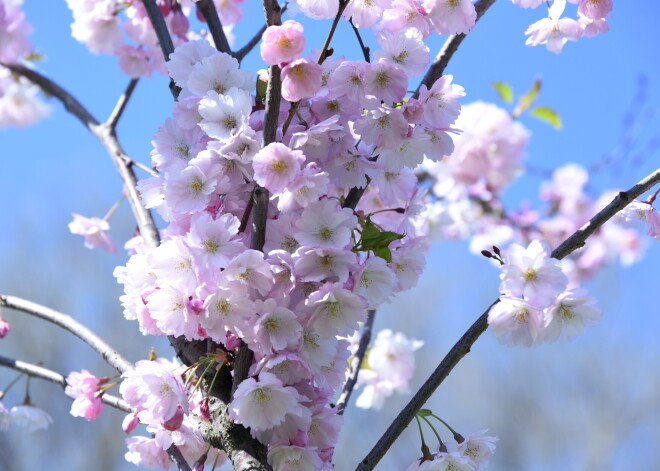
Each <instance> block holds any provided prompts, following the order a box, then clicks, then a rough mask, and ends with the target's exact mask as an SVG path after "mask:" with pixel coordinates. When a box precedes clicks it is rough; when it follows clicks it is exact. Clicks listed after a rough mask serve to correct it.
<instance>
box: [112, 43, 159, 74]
mask: <svg viewBox="0 0 660 471" xmlns="http://www.w3.org/2000/svg"><path fill="white" fill-rule="evenodd" d="M116 54H117V57H119V67H120V68H121V70H123V71H124V73H125V74H126V75H128V76H129V77H133V78H139V77H150V76H151V65H150V64H149V55H148V54H147V52H146V51H144V50H143V49H140V48H136V47H134V46H131V45H130V44H124V45H123V46H121V47H119V48H118V49H117V51H116Z"/></svg>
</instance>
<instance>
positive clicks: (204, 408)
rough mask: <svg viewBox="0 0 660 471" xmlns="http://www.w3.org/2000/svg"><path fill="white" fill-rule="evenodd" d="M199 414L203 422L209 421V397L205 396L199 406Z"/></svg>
mask: <svg viewBox="0 0 660 471" xmlns="http://www.w3.org/2000/svg"><path fill="white" fill-rule="evenodd" d="M199 413H200V415H201V417H202V419H204V420H211V411H210V410H209V397H208V396H205V397H204V399H202V403H201V404H200V406H199Z"/></svg>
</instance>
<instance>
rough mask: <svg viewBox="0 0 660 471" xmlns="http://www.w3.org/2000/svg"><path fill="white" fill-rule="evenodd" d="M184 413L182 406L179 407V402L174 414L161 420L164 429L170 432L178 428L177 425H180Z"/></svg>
mask: <svg viewBox="0 0 660 471" xmlns="http://www.w3.org/2000/svg"><path fill="white" fill-rule="evenodd" d="M184 415H185V413H184V412H183V407H181V404H179V405H178V406H177V407H176V412H175V413H174V415H173V416H172V417H170V418H169V419H167V420H165V421H163V422H161V425H162V426H163V428H164V429H165V430H169V431H170V432H173V431H175V430H178V429H179V427H181V424H182V423H183V417H184Z"/></svg>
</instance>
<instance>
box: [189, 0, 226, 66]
mask: <svg viewBox="0 0 660 471" xmlns="http://www.w3.org/2000/svg"><path fill="white" fill-rule="evenodd" d="M196 5H197V9H198V10H199V12H200V13H201V14H202V16H203V17H204V19H205V20H206V24H207V26H208V27H209V32H210V33H211V37H212V38H213V43H214V44H215V48H216V49H217V50H218V51H220V52H224V53H226V54H231V47H229V41H227V36H225V30H224V29H222V22H221V21H220V17H219V16H218V10H216V8H215V3H213V0H199V1H198V2H197V3H196Z"/></svg>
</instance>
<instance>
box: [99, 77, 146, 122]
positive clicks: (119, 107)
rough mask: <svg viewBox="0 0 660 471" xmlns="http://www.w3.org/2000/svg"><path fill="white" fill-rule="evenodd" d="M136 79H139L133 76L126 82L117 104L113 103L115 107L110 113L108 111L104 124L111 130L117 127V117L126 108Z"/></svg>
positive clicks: (136, 81) (119, 116)
mask: <svg viewBox="0 0 660 471" xmlns="http://www.w3.org/2000/svg"><path fill="white" fill-rule="evenodd" d="M138 80H139V79H136V78H134V79H131V81H130V82H128V86H127V87H126V91H125V92H124V93H122V95H121V96H120V97H119V100H117V104H116V105H115V109H114V110H112V113H110V116H109V117H108V120H107V121H106V122H105V124H106V126H108V127H109V128H110V129H112V130H113V131H114V130H115V128H116V127H117V122H119V118H121V115H122V113H123V112H124V110H125V109H126V105H127V104H128V100H130V98H131V95H132V94H133V90H135V86H136V85H137V83H138Z"/></svg>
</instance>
